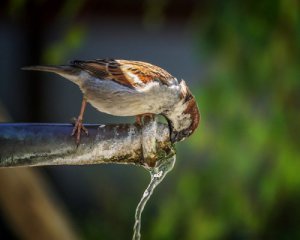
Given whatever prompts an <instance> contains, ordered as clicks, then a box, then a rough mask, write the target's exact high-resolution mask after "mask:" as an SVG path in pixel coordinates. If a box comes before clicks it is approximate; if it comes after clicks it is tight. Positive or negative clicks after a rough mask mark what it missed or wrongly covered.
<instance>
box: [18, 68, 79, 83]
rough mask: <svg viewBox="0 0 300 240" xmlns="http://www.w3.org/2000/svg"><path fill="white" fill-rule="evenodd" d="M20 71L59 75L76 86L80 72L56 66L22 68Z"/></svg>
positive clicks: (76, 69)
mask: <svg viewBox="0 0 300 240" xmlns="http://www.w3.org/2000/svg"><path fill="white" fill-rule="evenodd" d="M21 69H22V70H33V71H42V72H53V73H56V74H58V75H61V76H62V77H64V78H67V79H68V80H70V81H72V82H74V83H76V84H78V80H79V79H78V75H79V74H80V72H81V70H80V69H78V68H76V67H73V66H68V65H58V66H47V65H44V66H28V67H22V68H21Z"/></svg>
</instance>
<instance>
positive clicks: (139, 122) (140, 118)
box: [135, 113, 154, 127]
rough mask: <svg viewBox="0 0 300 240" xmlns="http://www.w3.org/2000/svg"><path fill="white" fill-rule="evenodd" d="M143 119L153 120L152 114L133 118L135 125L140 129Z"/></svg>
mask: <svg viewBox="0 0 300 240" xmlns="http://www.w3.org/2000/svg"><path fill="white" fill-rule="evenodd" d="M145 118H150V119H153V118H154V114H152V113H145V114H140V115H137V116H135V123H136V124H137V125H138V126H140V127H141V126H142V125H143V124H144V120H145Z"/></svg>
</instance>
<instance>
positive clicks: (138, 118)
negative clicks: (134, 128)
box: [135, 115, 143, 126]
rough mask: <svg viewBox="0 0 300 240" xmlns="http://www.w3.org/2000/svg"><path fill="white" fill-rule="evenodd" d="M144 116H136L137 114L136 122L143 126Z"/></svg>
mask: <svg viewBox="0 0 300 240" xmlns="http://www.w3.org/2000/svg"><path fill="white" fill-rule="evenodd" d="M142 118H143V115H136V116H135V123H136V124H137V125H138V126H142Z"/></svg>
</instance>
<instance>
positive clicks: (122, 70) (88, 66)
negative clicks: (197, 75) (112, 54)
mask: <svg viewBox="0 0 300 240" xmlns="http://www.w3.org/2000/svg"><path fill="white" fill-rule="evenodd" d="M71 66H74V67H77V68H80V69H82V70H84V71H86V72H88V73H89V74H91V75H92V76H95V77H97V78H100V79H103V80H112V81H115V82H117V83H119V84H122V85H124V86H127V87H129V88H135V87H139V86H141V87H142V86H144V85H145V84H146V83H149V82H151V81H158V82H160V83H161V84H164V85H171V84H172V83H173V82H174V79H175V78H174V77H173V76H172V75H171V74H169V73H168V72H167V71H165V70H163V69H162V68H160V67H157V66H154V65H152V64H150V63H145V62H139V61H128V60H114V59H96V60H90V61H80V60H75V61H72V62H71Z"/></svg>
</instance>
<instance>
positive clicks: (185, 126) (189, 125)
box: [164, 80, 200, 143]
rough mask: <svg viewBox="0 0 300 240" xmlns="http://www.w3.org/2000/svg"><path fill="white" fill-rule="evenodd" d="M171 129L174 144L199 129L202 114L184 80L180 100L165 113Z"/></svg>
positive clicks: (181, 83) (181, 85) (181, 84)
mask: <svg viewBox="0 0 300 240" xmlns="http://www.w3.org/2000/svg"><path fill="white" fill-rule="evenodd" d="M164 116H165V117H166V118H167V121H168V123H169V127H170V139H171V142H172V143H175V142H180V141H182V140H184V139H185V138H187V137H189V136H190V135H191V134H192V133H193V132H194V131H195V130H196V128H197V127H198V124H199V122H200V113H199V110H198V106H197V103H196V101H195V98H194V96H193V95H192V93H191V91H190V90H189V88H188V87H187V85H186V83H185V81H184V80H182V81H181V82H180V100H179V101H178V102H177V103H176V104H175V105H174V106H173V107H172V108H170V109H169V110H167V111H166V112H164Z"/></svg>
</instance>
